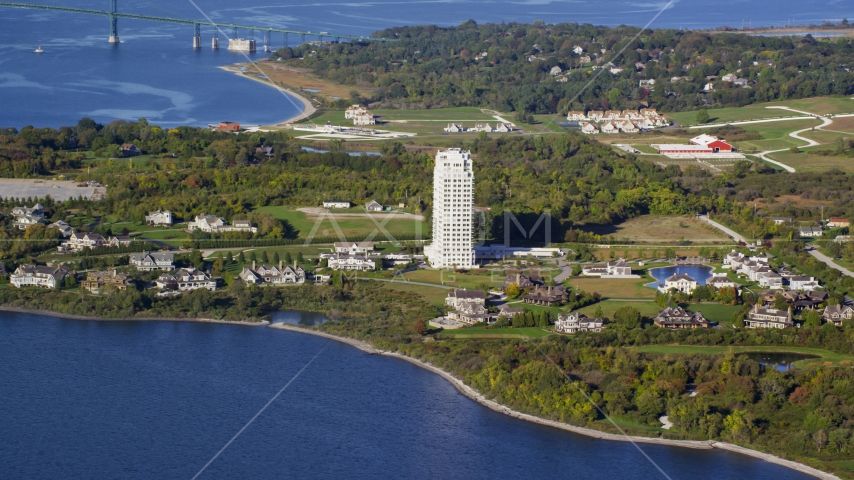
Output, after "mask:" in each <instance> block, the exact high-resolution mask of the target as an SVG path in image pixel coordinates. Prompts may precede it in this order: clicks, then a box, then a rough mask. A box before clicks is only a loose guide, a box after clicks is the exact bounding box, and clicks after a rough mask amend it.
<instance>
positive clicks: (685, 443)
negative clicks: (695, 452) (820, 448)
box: [269, 323, 840, 480]
mask: <svg viewBox="0 0 854 480" xmlns="http://www.w3.org/2000/svg"><path fill="white" fill-rule="evenodd" d="M269 326H270V328H278V329H281V330H289V331H292V332H298V333H307V334H309V335H316V336H319V337H324V338H328V339H330V340H335V341H338V342H341V343H346V344H348V345H352V346H354V347H356V348H358V349H359V350H362V351H364V352H366V353H369V354H372V355H383V356H386V357H394V358H398V359H400V360H404V361H406V362H409V363H412V364H414V365H417V366H419V367H421V368H424V369H426V370H429V371H431V372H433V373H435V374H437V375H439V376H440V377H442V378H444V379H445V380H447V381H448V382H449V383H450V384H451V385H453V386H454V388H456V389H457V390H458V391H459V392H460V393H462V394H463V395H465V396H466V397H468V398H470V399H472V400H474V401H475V402H477V403H479V404H481V405H483V406H485V407H487V408H489V409H490V410H494V411H496V412H499V413H503V414H505V415H508V416H511V417H513V418H518V419H520V420H525V421H528V422H533V423H537V424H539V425H546V426H549V427H553V428H558V429H561V430H566V431H568V432H573V433H578V434H580V435H586V436H588V437H594V438H598V439H602V440H613V441H618V442H632V443H654V444H658V445H668V446H671V447H682V448H694V449H704V450H707V449H712V448H719V449H722V450H728V451H731V452H735V453H740V454H742V455H748V456H751V457H754V458H759V459H762V460H765V461H766V462H771V463H775V464H777V465H782V466H784V467H787V468H790V469H792V470H796V471H799V472H802V473H806V474H807V475H812V476H814V477H816V478H820V479H822V480H840V478H839V477H837V476H836V475H833V474H830V473H826V472H822V471H821V470H818V469H815V468H812V467H810V466H808V465H804V464H802V463H798V462H793V461H791V460H786V459H784V458H780V457H777V456H775V455H771V454H768V453H763V452H759V451H756V450H751V449H749V448H745V447H740V446H738V445H733V444H731V443H725V442H716V441H712V440H706V441H702V440H668V439H664V438H650V437H635V436H630V435H616V434H613V433H606V432H600V431H598V430H593V429H590V428H584V427H576V426H574V425H569V424H566V423H562V422H556V421H554V420H547V419H544V418H540V417H535V416H533V415H528V414H526V413H522V412H518V411H516V410H513V409H510V408H507V407H505V406H503V405H501V404H499V403H497V402H495V401H493V400H490V399H488V398H486V397H484V396H483V395H481V394H480V393H478V392H477V391H475V390H474V389H473V388H471V387H469V386H468V385H466V384H465V383H463V381H462V380H460V379H458V378H456V377H455V376H453V375H451V374H450V373H448V372H446V371H445V370H442V369H441V368H438V367H436V366H435V365H432V364H430V363H427V362H424V361H421V360H418V359H415V358H412V357H408V356H406V355H402V354H400V353H397V352H390V351H386V350H379V349H377V348H374V347H373V346H372V345H370V344H369V343H367V342H363V341H361V340H355V339H352V338H345V337H339V336H337V335H331V334H328V333H325V332H321V331H318V330H314V329H310V328H301V327H297V326H294V325H287V324H284V323H274V324H271V325H269Z"/></svg>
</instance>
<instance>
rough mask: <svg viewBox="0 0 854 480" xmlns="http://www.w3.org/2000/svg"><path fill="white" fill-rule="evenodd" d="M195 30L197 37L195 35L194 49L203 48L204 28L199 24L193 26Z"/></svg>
mask: <svg viewBox="0 0 854 480" xmlns="http://www.w3.org/2000/svg"><path fill="white" fill-rule="evenodd" d="M193 27H195V28H194V30H195V31H196V33H195V35H193V48H202V28H201V25H199V24H198V23H194V24H193Z"/></svg>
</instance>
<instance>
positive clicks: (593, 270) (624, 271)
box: [581, 258, 632, 278]
mask: <svg viewBox="0 0 854 480" xmlns="http://www.w3.org/2000/svg"><path fill="white" fill-rule="evenodd" d="M581 274H582V275H585V276H588V277H616V278H621V277H629V276H632V267H631V266H629V264H628V263H627V262H626V260H625V259H624V258H619V259H617V260H615V261H613V262H608V263H606V264H605V265H588V266H585V267H582V268H581Z"/></svg>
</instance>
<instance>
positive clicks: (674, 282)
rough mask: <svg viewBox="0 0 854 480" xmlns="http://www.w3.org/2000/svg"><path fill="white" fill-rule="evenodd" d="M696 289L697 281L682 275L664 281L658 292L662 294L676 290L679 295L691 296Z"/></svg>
mask: <svg viewBox="0 0 854 480" xmlns="http://www.w3.org/2000/svg"><path fill="white" fill-rule="evenodd" d="M696 288H697V281H696V280H694V279H693V278H691V277H690V276H689V275H685V274H682V273H677V274H675V275H671V276H669V277H667V278H666V279H665V280H664V283H661V284H659V285H658V291H659V292H662V293H667V292H669V291H671V290H675V291H677V292H679V293H687V294H690V293H691V292H693V291H694V289H696Z"/></svg>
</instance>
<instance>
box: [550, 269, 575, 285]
mask: <svg viewBox="0 0 854 480" xmlns="http://www.w3.org/2000/svg"><path fill="white" fill-rule="evenodd" d="M571 276H572V266H570V265H567V266H565V267H563V270H561V271H560V273H558V274H557V275H555V278H554V281H555V283H558V284H559V283H561V282H563V281H564V280H566V279H567V278H569V277H571Z"/></svg>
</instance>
